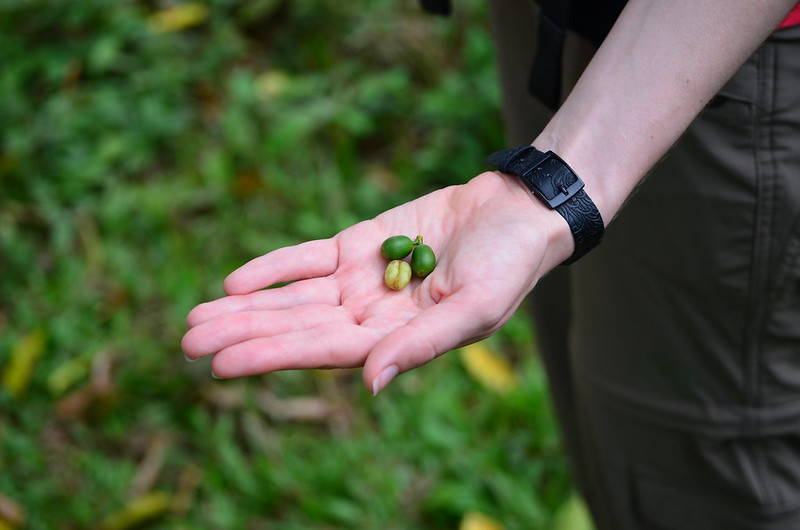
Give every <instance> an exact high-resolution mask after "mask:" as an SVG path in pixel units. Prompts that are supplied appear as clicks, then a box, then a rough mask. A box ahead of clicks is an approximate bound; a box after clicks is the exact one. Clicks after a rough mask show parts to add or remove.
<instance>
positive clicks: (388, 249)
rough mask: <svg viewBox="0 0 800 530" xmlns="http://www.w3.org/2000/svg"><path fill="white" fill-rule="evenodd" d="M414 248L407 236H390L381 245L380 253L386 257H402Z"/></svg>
mask: <svg viewBox="0 0 800 530" xmlns="http://www.w3.org/2000/svg"><path fill="white" fill-rule="evenodd" d="M413 248H414V242H413V241H411V238H410V237H407V236H392V237H390V238H389V239H387V240H386V241H384V242H383V244H382V245H381V254H382V255H383V257H384V258H386V259H403V258H405V257H406V256H408V255H409V254H411V250H412V249H413Z"/></svg>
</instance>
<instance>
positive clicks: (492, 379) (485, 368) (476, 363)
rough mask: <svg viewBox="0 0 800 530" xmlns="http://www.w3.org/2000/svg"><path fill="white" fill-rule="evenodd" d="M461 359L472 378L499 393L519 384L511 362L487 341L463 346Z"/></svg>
mask: <svg viewBox="0 0 800 530" xmlns="http://www.w3.org/2000/svg"><path fill="white" fill-rule="evenodd" d="M461 361H462V362H463V363H464V368H465V369H466V370H467V373H468V374H469V375H470V377H472V379H474V380H475V381H477V382H478V383H480V384H481V385H483V386H485V387H486V388H488V389H490V390H493V391H494V392H497V393H498V394H506V393H508V392H510V391H511V390H514V389H515V388H516V386H517V378H516V375H515V374H514V370H513V369H512V368H511V364H509V362H508V361H507V360H506V358H505V357H503V356H502V355H501V354H500V353H499V352H497V351H495V350H494V349H492V348H491V346H489V344H488V343H487V342H486V341H481V342H476V343H475V344H470V345H469V346H465V347H464V348H462V349H461Z"/></svg>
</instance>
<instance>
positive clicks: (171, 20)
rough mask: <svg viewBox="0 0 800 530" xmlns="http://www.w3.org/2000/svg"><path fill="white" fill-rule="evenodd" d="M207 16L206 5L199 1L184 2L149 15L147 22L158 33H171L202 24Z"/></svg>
mask: <svg viewBox="0 0 800 530" xmlns="http://www.w3.org/2000/svg"><path fill="white" fill-rule="evenodd" d="M207 18H208V6H206V5H204V4H201V3H200V2H186V3H183V4H178V5H176V6H173V7H168V8H166V9H162V10H161V11H158V12H157V13H154V14H152V15H150V20H149V23H150V27H151V28H153V30H154V31H157V32H158V33H173V32H178V31H183V30H185V29H187V28H191V27H192V26H197V25H198V24H202V23H203V21H205V20H206V19H207Z"/></svg>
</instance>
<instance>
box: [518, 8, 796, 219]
mask: <svg viewBox="0 0 800 530" xmlns="http://www.w3.org/2000/svg"><path fill="white" fill-rule="evenodd" d="M795 3H796V0H669V1H663V0H631V1H630V2H629V3H628V5H627V6H626V8H625V10H624V11H623V13H622V15H621V16H620V18H619V20H618V21H617V23H616V24H615V26H614V28H613V30H612V31H611V33H610V35H609V36H608V38H607V39H606V41H605V42H604V43H603V45H602V46H601V48H600V50H599V51H598V52H597V54H596V55H595V57H594V58H593V59H592V61H591V63H590V64H589V66H588V67H587V69H586V71H585V72H584V74H583V75H582V77H581V78H580V80H579V81H578V84H577V85H576V87H575V89H574V90H573V91H572V93H571V94H570V96H569V98H568V99H567V101H566V102H565V103H564V105H563V106H562V108H561V109H560V110H559V111H558V113H557V114H556V115H555V116H554V118H553V119H552V120H551V121H550V123H549V124H548V125H547V126H546V127H545V130H544V131H543V132H542V134H541V135H540V136H539V137H538V138H536V140H535V141H534V145H535V146H536V147H537V148H539V149H552V150H553V151H555V152H556V153H558V154H559V155H560V156H561V157H562V158H564V159H565V160H566V161H567V162H568V163H569V164H570V165H571V166H572V167H573V168H574V169H575V171H576V172H577V173H578V175H580V176H581V178H582V179H583V180H584V181H585V182H586V190H587V193H588V194H589V196H590V197H592V198H593V200H594V201H595V203H596V204H597V206H598V208H599V210H600V212H601V214H602V215H603V219H605V220H606V222H608V221H609V220H611V219H612V218H613V217H614V216H615V215H616V213H617V211H618V210H619V208H620V207H621V205H622V203H623V202H624V201H625V199H626V198H627V197H628V195H629V194H630V193H631V190H632V189H633V188H634V187H635V186H636V184H637V183H638V182H639V181H640V180H641V179H642V178H643V177H644V175H645V174H646V173H647V172H648V171H649V170H650V169H651V168H652V167H653V166H654V165H655V164H656V163H657V162H658V160H660V159H661V158H662V157H663V156H664V154H665V153H666V152H667V151H668V150H669V148H670V147H671V146H672V145H673V144H674V143H675V141H676V140H677V139H678V137H679V136H680V135H681V134H682V133H683V131H684V130H685V129H686V128H687V127H688V126H689V124H690V123H691V121H692V120H693V119H694V117H695V116H696V115H697V114H698V113H699V112H700V110H702V108H703V107H704V106H705V105H706V104H707V103H708V101H709V100H710V98H711V97H713V95H714V94H715V93H716V92H717V91H718V90H719V89H720V88H721V87H722V85H723V84H724V83H725V82H726V81H727V80H728V79H729V78H730V77H731V76H732V75H733V74H734V73H735V72H736V70H738V68H739V67H740V66H741V65H742V64H743V63H744V61H745V60H746V59H747V58H748V57H749V56H750V55H751V54H752V53H753V52H754V51H755V49H756V48H757V47H758V45H759V44H760V43H761V42H763V41H764V39H766V37H767V36H768V35H769V34H770V32H771V31H772V30H773V28H775V27H776V26H777V25H778V24H779V23H780V21H781V20H782V19H783V17H784V16H786V14H787V13H788V11H789V10H790V9H791V8H792V6H793V5H794V4H795Z"/></svg>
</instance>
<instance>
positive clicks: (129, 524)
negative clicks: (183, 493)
mask: <svg viewBox="0 0 800 530" xmlns="http://www.w3.org/2000/svg"><path fill="white" fill-rule="evenodd" d="M171 503H172V497H171V496H170V495H169V494H168V493H165V492H153V493H147V494H145V495H142V496H141V497H137V498H135V499H133V500H132V501H130V502H129V503H128V504H126V505H125V506H123V507H122V508H121V509H120V510H119V511H118V512H115V513H113V514H111V515H110V516H108V517H107V518H106V519H104V520H103V521H102V522H101V523H100V525H99V527H98V528H99V530H128V529H129V528H136V527H138V526H140V525H142V524H144V523H146V522H149V521H153V520H155V519H158V518H160V517H163V516H164V515H166V514H167V513H168V512H169V511H170V507H171Z"/></svg>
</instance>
